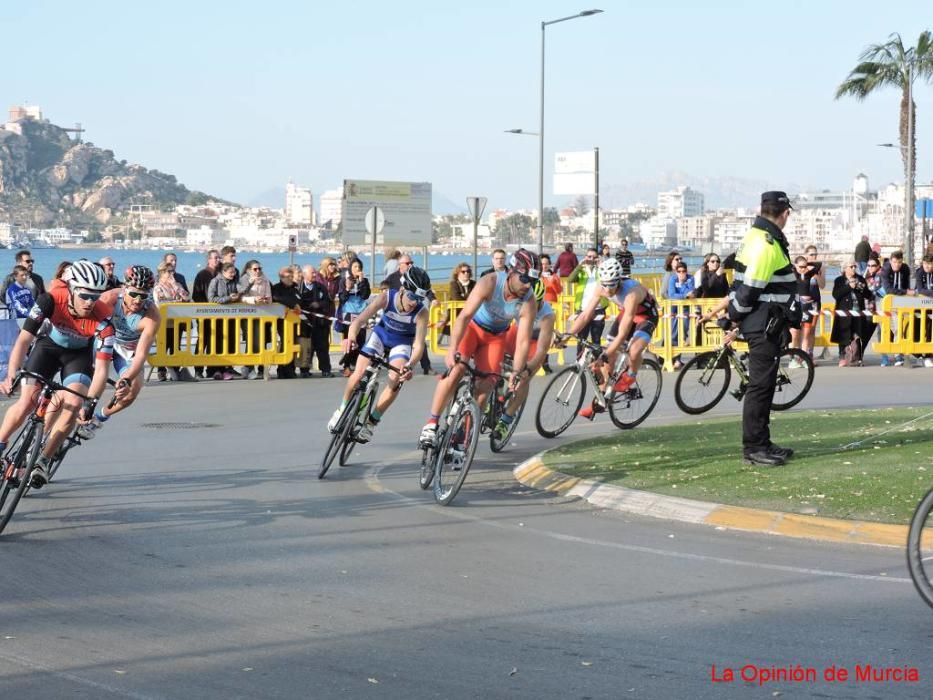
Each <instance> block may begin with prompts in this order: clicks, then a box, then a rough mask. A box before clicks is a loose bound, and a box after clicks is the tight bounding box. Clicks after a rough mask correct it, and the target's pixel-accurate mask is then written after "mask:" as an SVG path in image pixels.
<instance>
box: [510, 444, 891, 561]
mask: <svg viewBox="0 0 933 700" xmlns="http://www.w3.org/2000/svg"><path fill="white" fill-rule="evenodd" d="M546 452H547V450H545V452H539V453H538V454H536V455H534V456H533V457H530V458H529V459H526V460H525V461H524V462H522V463H521V464H519V465H518V466H517V467H515V469H513V470H512V473H513V474H514V475H515V478H516V479H517V480H518V481H519V483H521V484H523V485H525V486H530V487H532V488H536V489H542V490H545V491H550V492H552V493H557V494H560V495H562V496H577V497H579V498H582V499H585V500H586V501H589V502H590V503H592V504H593V505H594V506H598V507H600V508H612V509H613V510H619V511H623V512H625V513H633V514H636V515H647V516H649V517H652V518H663V519H665V520H678V521H680V522H685V523H694V524H701V525H712V526H715V527H727V528H731V529H733V530H747V531H750V532H763V533H767V534H770V535H784V536H786V537H802V538H805V539H812V540H823V541H826V542H846V543H849V544H872V545H881V546H887V547H904V546H906V543H907V530H908V528H907V526H906V525H888V524H885V523H869V522H864V521H860V520H839V519H836V518H821V517H818V516H811V515H797V514H796V513H781V512H779V511H771V510H756V509H754V508H742V507H739V506H727V505H722V504H720V503H708V502H706V501H693V500H690V499H687V498H677V497H676V496H664V495H661V494H658V493H651V492H650V491H636V490H635V489H629V488H625V487H624V486H614V485H612V484H607V483H604V482H602V481H594V480H591V479H579V478H577V477H573V476H568V475H567V474H562V473H561V472H558V471H554V470H553V469H550V468H549V467H546V466H544V463H543V462H542V460H541V457H542V456H543V455H544V454H545V453H546Z"/></svg>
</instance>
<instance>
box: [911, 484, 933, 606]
mask: <svg viewBox="0 0 933 700" xmlns="http://www.w3.org/2000/svg"><path fill="white" fill-rule="evenodd" d="M907 569H908V570H909V571H910V578H911V579H913V582H914V586H915V587H916V588H917V592H918V593H919V594H920V597H921V598H923V600H924V601H925V602H926V604H927V605H929V606H930V607H933V489H930V490H929V491H927V494H926V496H924V497H923V499H922V500H921V501H920V503H919V504H918V505H917V510H916V511H914V517H913V518H911V520H910V532H909V534H908V535H907Z"/></svg>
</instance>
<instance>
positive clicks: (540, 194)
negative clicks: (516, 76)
mask: <svg viewBox="0 0 933 700" xmlns="http://www.w3.org/2000/svg"><path fill="white" fill-rule="evenodd" d="M601 12H602V10H583V12H578V13H577V14H575V15H570V16H569V17H561V18H560V19H552V20H550V21H547V22H541V125H540V127H539V129H538V255H541V254H542V253H543V252H544V30H545V29H546V28H547V27H548V26H549V25H551V24H558V23H559V22H567V21H569V20H572V19H577V18H578V17H589V16H590V15H598V14H599V13H601ZM512 132H513V133H523V132H522V130H521V129H514V130H512Z"/></svg>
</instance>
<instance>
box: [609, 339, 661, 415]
mask: <svg viewBox="0 0 933 700" xmlns="http://www.w3.org/2000/svg"><path fill="white" fill-rule="evenodd" d="M662 381H663V380H662V377H661V365H659V364H658V363H657V362H655V361H654V360H652V359H651V358H650V357H646V358H644V359H643V360H642V363H641V368H640V369H639V370H638V381H636V382H635V384H633V385H632V387H631V388H630V389H629V390H628V391H623V392H621V393H619V394H616V395H615V396H613V397H612V400H611V401H610V402H609V417H610V418H611V419H612V422H613V423H615V425H616V427H617V428H621V429H622V430H628V429H630V428H634V427H635V426H636V425H639V424H640V423H641V422H642V421H644V420H645V418H647V417H648V415H649V414H650V413H651V411H652V410H653V409H654V407H655V404H657V403H658V399H659V398H660V397H661V382H662Z"/></svg>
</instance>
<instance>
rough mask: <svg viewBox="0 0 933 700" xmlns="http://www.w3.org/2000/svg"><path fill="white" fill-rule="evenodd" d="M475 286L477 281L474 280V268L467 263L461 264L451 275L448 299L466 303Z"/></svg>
mask: <svg viewBox="0 0 933 700" xmlns="http://www.w3.org/2000/svg"><path fill="white" fill-rule="evenodd" d="M475 286H476V280H475V279H473V268H471V267H470V266H469V265H467V264H466V263H460V264H459V265H457V266H456V267H455V268H454V271H453V273H451V275H450V293H449V295H448V298H449V299H450V300H451V301H466V300H467V297H468V296H470V292H472V291H473V287H475Z"/></svg>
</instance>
